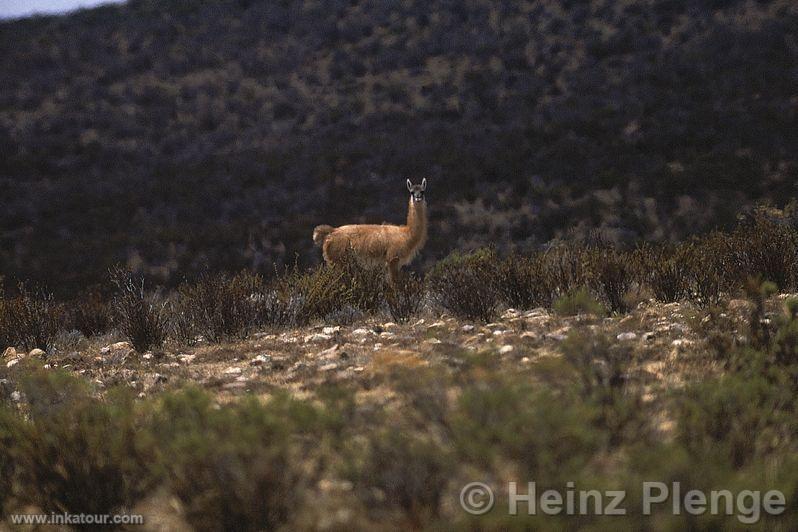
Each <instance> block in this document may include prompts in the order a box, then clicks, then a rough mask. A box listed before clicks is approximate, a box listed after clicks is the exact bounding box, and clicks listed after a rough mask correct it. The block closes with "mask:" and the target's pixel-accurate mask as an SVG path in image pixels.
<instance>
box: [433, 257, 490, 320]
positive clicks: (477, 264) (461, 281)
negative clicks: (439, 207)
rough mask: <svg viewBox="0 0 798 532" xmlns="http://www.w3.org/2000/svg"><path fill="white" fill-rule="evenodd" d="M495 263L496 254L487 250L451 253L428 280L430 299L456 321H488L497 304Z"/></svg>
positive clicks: (436, 266)
mask: <svg viewBox="0 0 798 532" xmlns="http://www.w3.org/2000/svg"><path fill="white" fill-rule="evenodd" d="M497 262H498V258H497V256H496V252H495V251H493V250H490V249H480V250H477V251H474V252H472V253H468V254H461V253H457V252H455V253H452V254H451V255H449V256H448V257H446V258H445V259H443V260H441V261H440V262H438V263H437V264H436V265H435V267H434V268H433V269H432V271H431V272H430V273H429V275H428V276H427V282H428V284H429V287H430V290H431V292H432V295H433V297H434V298H435V300H436V301H437V302H438V303H439V304H440V305H441V306H442V307H443V308H445V309H446V310H448V311H449V312H451V313H452V314H454V315H455V316H457V317H460V318H464V319H467V320H481V321H490V319H491V318H493V317H494V316H495V314H496V310H497V307H498V304H499V294H498V291H497V289H496V282H497V273H496V264H497Z"/></svg>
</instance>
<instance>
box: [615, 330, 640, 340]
mask: <svg viewBox="0 0 798 532" xmlns="http://www.w3.org/2000/svg"><path fill="white" fill-rule="evenodd" d="M617 338H618V340H620V341H621V342H627V341H629V340H634V339H635V338H637V334H635V333H633V332H622V333H621V334H619V335H618V336H617Z"/></svg>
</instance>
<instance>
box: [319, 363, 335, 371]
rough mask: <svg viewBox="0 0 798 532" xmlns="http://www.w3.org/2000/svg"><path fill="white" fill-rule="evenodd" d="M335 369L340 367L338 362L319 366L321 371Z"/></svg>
mask: <svg viewBox="0 0 798 532" xmlns="http://www.w3.org/2000/svg"><path fill="white" fill-rule="evenodd" d="M334 369H338V364H335V363H332V362H331V363H329V364H324V365H323V366H321V367H320V368H319V371H332V370H334Z"/></svg>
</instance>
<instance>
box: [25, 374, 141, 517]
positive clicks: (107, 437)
mask: <svg viewBox="0 0 798 532" xmlns="http://www.w3.org/2000/svg"><path fill="white" fill-rule="evenodd" d="M21 388H22V391H23V392H24V394H25V397H27V398H28V401H29V402H30V419H29V421H26V422H21V423H17V424H16V426H15V428H16V433H15V434H14V435H13V436H12V438H13V440H14V448H13V450H12V456H13V457H14V460H15V465H16V470H17V473H18V476H19V490H20V498H21V499H22V500H24V501H26V502H29V503H33V504H36V505H37V506H39V507H40V508H42V510H44V511H46V512H67V513H72V514H78V513H87V514H104V513H113V512H114V511H115V510H118V509H119V508H120V507H122V506H127V507H130V506H132V505H133V504H135V502H136V501H137V500H138V499H139V498H140V497H141V496H142V495H143V494H144V492H145V490H146V489H147V487H148V486H149V483H150V480H151V478H150V474H149V464H150V462H151V460H152V454H151V450H149V449H148V448H147V446H146V445H145V444H144V441H143V438H142V437H141V431H140V426H139V424H138V423H137V421H136V415H135V409H134V405H133V400H132V397H131V395H130V393H125V392H123V391H119V392H115V393H112V394H110V395H109V398H108V399H107V400H105V401H100V400H98V399H94V398H92V397H91V396H90V395H89V392H88V390H87V389H86V387H85V386H84V385H83V383H81V382H78V381H76V380H75V379H73V378H72V377H70V376H67V375H65V374H61V373H58V372H54V371H50V372H44V371H41V370H40V371H37V372H33V373H31V374H28V375H26V376H25V378H24V379H23V380H22V382H21Z"/></svg>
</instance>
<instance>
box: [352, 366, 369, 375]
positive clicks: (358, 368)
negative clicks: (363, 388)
mask: <svg viewBox="0 0 798 532" xmlns="http://www.w3.org/2000/svg"><path fill="white" fill-rule="evenodd" d="M365 369H366V368H364V367H363V366H355V367H354V368H352V371H354V372H355V373H362V372H363V371H364V370H365Z"/></svg>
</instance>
